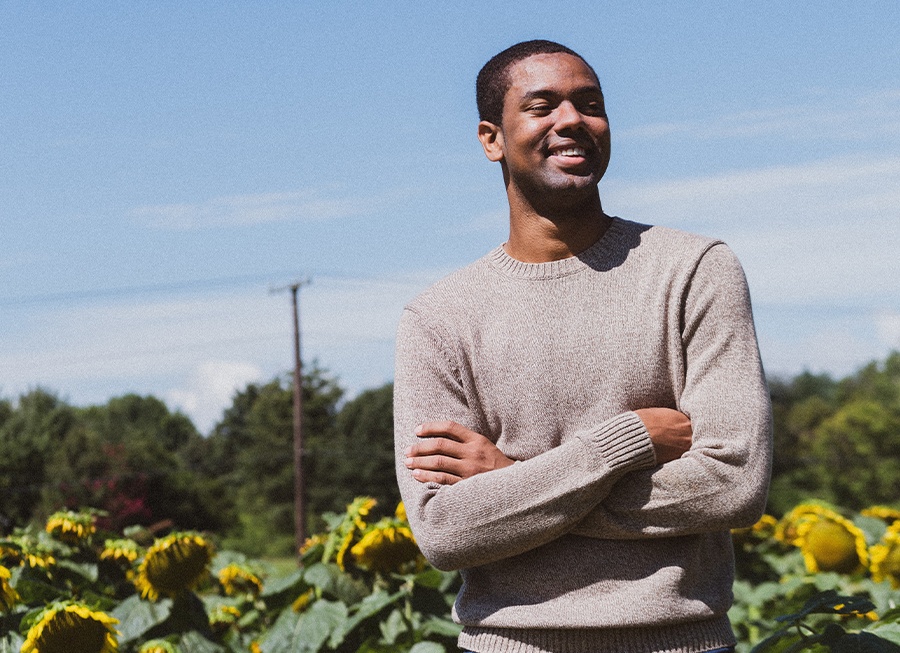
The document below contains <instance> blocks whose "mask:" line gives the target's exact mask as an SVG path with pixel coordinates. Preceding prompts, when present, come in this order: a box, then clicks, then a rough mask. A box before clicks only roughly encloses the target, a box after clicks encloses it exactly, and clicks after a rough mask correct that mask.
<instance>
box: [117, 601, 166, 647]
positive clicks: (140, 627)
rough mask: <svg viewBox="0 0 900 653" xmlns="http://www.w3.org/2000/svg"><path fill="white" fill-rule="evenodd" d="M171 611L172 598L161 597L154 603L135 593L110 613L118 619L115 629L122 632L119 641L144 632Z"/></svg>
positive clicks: (132, 637) (128, 640)
mask: <svg viewBox="0 0 900 653" xmlns="http://www.w3.org/2000/svg"><path fill="white" fill-rule="evenodd" d="M171 613H172V599H162V600H160V601H158V602H156V603H151V602H150V601H142V600H141V599H140V597H138V596H137V595H134V596H130V597H129V598H127V599H125V600H124V601H122V603H120V604H119V606H118V607H117V608H116V609H115V610H113V611H112V613H111V615H112V616H113V617H115V618H116V619H118V620H119V623H118V625H117V626H116V629H117V630H118V631H119V632H120V633H121V634H122V636H121V638H120V641H121V642H123V643H124V642H130V641H131V640H133V639H137V638H138V637H140V636H141V635H143V634H145V633H146V632H147V631H149V630H150V629H151V628H153V627H154V626H157V625H159V624H161V623H162V622H164V621H165V620H166V619H168V618H169V615H170V614H171Z"/></svg>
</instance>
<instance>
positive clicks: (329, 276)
mask: <svg viewBox="0 0 900 653" xmlns="http://www.w3.org/2000/svg"><path fill="white" fill-rule="evenodd" d="M285 276H295V273H293V272H271V273H258V274H244V275H234V276H227V277H215V278H210V279H193V280H187V281H173V282H170V283H158V284H136V285H130V286H113V287H108V288H91V289H88V290H65V291H60V292H51V293H36V294H30V295H18V296H12V297H0V306H2V307H20V306H30V305H34V304H54V303H64V302H71V301H81V300H90V299H102V298H109V297H132V296H136V295H146V294H155V293H180V292H188V291H191V290H213V289H221V288H233V287H237V286H243V285H250V284H256V283H264V282H270V281H271V280H272V279H273V278H277V277H285ZM316 278H317V279H320V280H324V281H335V282H350V283H353V282H355V283H361V282H368V283H373V282H375V283H394V284H398V285H402V284H404V283H408V279H405V278H404V277H403V275H394V276H386V275H368V276H360V275H350V274H346V273H339V272H338V273H317V274H316Z"/></svg>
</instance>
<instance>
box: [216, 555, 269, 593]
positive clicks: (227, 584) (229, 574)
mask: <svg viewBox="0 0 900 653" xmlns="http://www.w3.org/2000/svg"><path fill="white" fill-rule="evenodd" d="M219 582H220V583H221V584H222V588H223V589H224V590H225V593H226V594H227V595H228V596H234V595H235V594H252V595H253V596H257V595H258V594H259V593H260V592H262V581H261V580H260V579H259V576H257V575H256V574H254V573H253V572H252V571H250V570H249V569H247V568H246V567H244V566H242V565H236V564H234V563H232V564H230V565H228V566H227V567H224V568H223V569H222V571H220V572H219Z"/></svg>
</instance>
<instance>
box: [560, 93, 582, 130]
mask: <svg viewBox="0 0 900 653" xmlns="http://www.w3.org/2000/svg"><path fill="white" fill-rule="evenodd" d="M583 124H584V116H582V115H581V112H580V111H579V110H578V109H577V107H576V106H575V105H574V104H572V103H571V102H569V101H568V100H566V101H565V102H562V103H561V104H560V105H559V107H557V119H556V129H557V130H560V129H575V128H577V127H580V126H582V125H583Z"/></svg>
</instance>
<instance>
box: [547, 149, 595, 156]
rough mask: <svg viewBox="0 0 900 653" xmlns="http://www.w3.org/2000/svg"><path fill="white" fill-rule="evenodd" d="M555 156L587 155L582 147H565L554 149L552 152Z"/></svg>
mask: <svg viewBox="0 0 900 653" xmlns="http://www.w3.org/2000/svg"><path fill="white" fill-rule="evenodd" d="M553 154H554V155H555V156H578V157H585V156H587V152H586V151H585V149H584V148H583V147H567V148H565V149H562V150H556V151H554V152H553Z"/></svg>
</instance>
